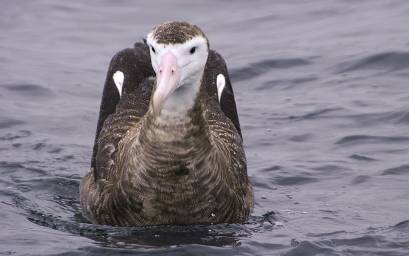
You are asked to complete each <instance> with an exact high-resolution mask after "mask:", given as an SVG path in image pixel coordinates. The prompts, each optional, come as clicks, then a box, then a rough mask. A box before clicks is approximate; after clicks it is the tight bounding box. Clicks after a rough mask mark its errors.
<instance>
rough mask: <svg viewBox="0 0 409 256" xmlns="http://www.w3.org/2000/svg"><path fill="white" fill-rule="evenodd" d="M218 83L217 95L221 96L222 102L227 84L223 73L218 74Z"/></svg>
mask: <svg viewBox="0 0 409 256" xmlns="http://www.w3.org/2000/svg"><path fill="white" fill-rule="evenodd" d="M216 85H217V96H219V103H220V99H221V97H222V93H223V90H224V86H225V85H226V78H225V77H224V75H223V74H218V75H217V79H216Z"/></svg>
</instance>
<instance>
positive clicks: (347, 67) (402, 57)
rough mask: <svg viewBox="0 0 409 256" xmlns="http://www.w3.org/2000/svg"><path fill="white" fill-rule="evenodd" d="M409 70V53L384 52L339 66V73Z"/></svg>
mask: <svg viewBox="0 0 409 256" xmlns="http://www.w3.org/2000/svg"><path fill="white" fill-rule="evenodd" d="M406 68H409V52H383V53H377V54H374V55H371V56H367V57H364V58H361V59H357V60H354V61H351V62H347V63H343V64H341V65H340V66H339V68H338V69H339V70H338V73H345V72H351V71H359V70H361V69H376V70H384V71H388V72H390V71H396V70H401V69H406Z"/></svg>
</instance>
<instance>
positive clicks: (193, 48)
mask: <svg viewBox="0 0 409 256" xmlns="http://www.w3.org/2000/svg"><path fill="white" fill-rule="evenodd" d="M195 51H196V46H194V47H192V48H190V54H193V53H195Z"/></svg>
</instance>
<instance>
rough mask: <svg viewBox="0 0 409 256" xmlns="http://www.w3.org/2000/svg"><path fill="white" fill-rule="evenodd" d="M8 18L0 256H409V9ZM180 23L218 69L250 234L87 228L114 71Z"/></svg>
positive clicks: (181, 8) (104, 10) (114, 8)
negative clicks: (236, 144) (244, 162)
mask: <svg viewBox="0 0 409 256" xmlns="http://www.w3.org/2000/svg"><path fill="white" fill-rule="evenodd" d="M2 4H3V5H2V8H1V9H0V29H1V31H2V32H3V33H0V75H1V77H2V80H1V82H0V113H1V114H0V216H1V218H0V227H1V231H0V241H2V242H0V254H6V255H117V254H119V253H120V254H121V255H134V254H135V253H137V254H138V255H148V254H149V255H274V254H281V255H319V254H321V255H408V254H409V249H408V248H409V235H408V234H409V224H408V223H409V222H408V221H409V220H408V216H407V213H408V212H409V201H408V200H409V199H408V198H409V190H408V189H407V187H408V186H407V180H408V176H409V162H408V157H407V156H408V154H409V146H408V145H409V132H408V131H409V130H408V124H409V105H408V102H409V91H408V89H407V81H408V77H409V50H408V47H409V40H408V38H407V29H406V27H405V26H404V24H407V22H408V17H409V16H408V13H409V3H408V2H407V1H403V0H394V1H381V0H378V1H377V0H376V1H360V2H351V1H330V2H328V1H315V2H314V3H311V2H310V1H295V2H287V1H281V2H274V3H273V2H271V1H267V0H265V1H263V0H260V1H256V2H252V3H250V2H247V1H234V2H230V1H206V2H201V3H198V2H191V1H171V2H169V1H154V2H148V1H146V2H143V3H135V2H134V1H129V0H123V1H119V2H118V1H112V0H104V1H94V2H92V3H90V2H83V1H58V2H56V1H52V0H40V1H36V2H30V1H8V2H4V3H2ZM163 10H167V11H163ZM174 19H178V20H188V21H190V22H192V23H195V24H198V25H199V26H200V27H202V29H203V30H204V31H205V32H206V33H207V35H208V37H209V39H210V45H211V47H212V48H213V49H216V50H217V51H219V52H220V53H221V54H222V55H223V56H224V57H225V59H226V62H227V64H228V67H229V71H230V75H231V79H232V82H233V85H234V88H235V94H236V97H237V104H238V110H239V115H240V121H241V124H242V130H243V137H244V141H245V147H246V153H247V158H248V169H249V175H250V178H251V181H252V183H253V184H254V188H255V197H256V205H255V209H254V213H253V215H252V217H251V218H250V220H249V221H248V223H246V224H244V225H238V224H236V225H232V224H230V225H227V224H219V225H210V226H201V225H198V226H154V227H143V228H142V227H141V228H116V227H107V226H98V225H93V224H90V223H89V222H87V220H85V219H84V218H83V217H82V215H81V213H80V209H79V201H78V186H79V182H80V179H81V177H82V176H83V175H84V174H85V173H86V171H87V168H88V166H89V160H90V154H91V149H92V143H93V136H94V132H95V128H96V119H97V112H98V109H99V102H100V97H101V93H102V86H103V82H104V80H105V75H106V73H105V72H106V70H107V68H108V63H109V61H110V58H111V57H112V56H113V55H114V54H115V53H116V52H117V51H119V50H121V49H123V48H126V47H131V46H132V45H133V43H134V42H136V41H140V40H141V38H143V37H144V35H145V34H146V33H147V32H148V31H149V30H150V29H151V28H152V26H153V25H155V24H158V23H160V22H162V21H165V20H174Z"/></svg>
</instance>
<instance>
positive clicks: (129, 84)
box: [91, 43, 154, 168]
mask: <svg viewBox="0 0 409 256" xmlns="http://www.w3.org/2000/svg"><path fill="white" fill-rule="evenodd" d="M118 71H120V72H122V73H123V85H122V92H121V93H120V92H119V91H118V88H117V86H116V85H115V81H114V74H115V73H116V72H118ZM153 75H154V71H153V69H152V65H151V61H150V56H149V49H148V46H147V45H145V44H143V43H136V44H135V46H134V48H133V49H131V48H127V49H124V50H122V51H119V52H118V53H116V54H115V55H114V57H112V60H111V62H110V64H109V69H108V72H107V76H106V79H105V85H104V89H103V94H102V99H101V106H100V112H99V118H98V124H97V130H96V134H95V140H94V148H93V153H92V159H91V168H95V165H96V155H97V152H98V147H99V146H98V138H99V136H100V133H101V130H102V127H103V126H104V122H105V120H106V119H107V117H108V116H109V115H111V114H112V113H114V112H115V109H116V107H117V104H118V102H119V100H120V98H121V95H122V97H124V96H125V95H129V94H135V95H138V94H140V90H145V89H146V88H141V87H140V86H139V85H140V84H141V83H142V82H143V81H144V80H145V79H147V78H148V77H150V76H153ZM142 93H143V92H142ZM147 101H148V102H149V99H148V100H147Z"/></svg>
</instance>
